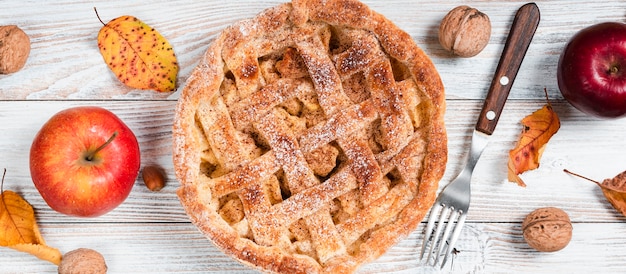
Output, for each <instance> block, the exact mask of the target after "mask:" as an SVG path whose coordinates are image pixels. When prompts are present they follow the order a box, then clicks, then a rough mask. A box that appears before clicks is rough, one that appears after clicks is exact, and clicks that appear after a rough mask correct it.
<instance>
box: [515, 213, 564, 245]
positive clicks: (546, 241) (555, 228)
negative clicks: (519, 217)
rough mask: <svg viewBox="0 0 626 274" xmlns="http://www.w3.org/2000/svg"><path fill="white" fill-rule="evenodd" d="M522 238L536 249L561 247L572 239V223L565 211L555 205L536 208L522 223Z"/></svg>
mask: <svg viewBox="0 0 626 274" xmlns="http://www.w3.org/2000/svg"><path fill="white" fill-rule="evenodd" d="M522 231H523V232H524V240H526V243H528V245H529V246H530V247H532V248H534V249H536V250H538V251H543V252H554V251H558V250H561V249H563V248H564V247H565V246H567V244H568V243H569V241H570V240H571V239H572V223H571V222H570V219H569V216H568V215H567V213H566V212H565V211H563V210H561V209H558V208H555V207H544V208H539V209H536V210H535V211H533V212H531V213H530V214H528V216H526V219H524V222H523V223H522Z"/></svg>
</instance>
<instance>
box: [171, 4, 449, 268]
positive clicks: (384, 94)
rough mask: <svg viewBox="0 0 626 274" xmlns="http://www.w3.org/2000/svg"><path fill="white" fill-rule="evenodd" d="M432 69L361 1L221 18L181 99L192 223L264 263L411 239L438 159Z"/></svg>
mask: <svg viewBox="0 0 626 274" xmlns="http://www.w3.org/2000/svg"><path fill="white" fill-rule="evenodd" d="M444 109H445V100H444V90H443V85H442V83H441V80H440V78H439V75H438V73H437V71H436V69H435V67H434V66H433V64H432V62H431V61H430V59H429V58H428V57H427V56H426V54H425V53H424V52H423V51H422V50H421V49H419V48H418V47H417V46H416V45H415V43H414V41H413V40H412V38H411V37H410V36H409V35H408V34H407V33H405V32H403V31H402V30H400V29H399V28H398V27H397V26H396V25H394V24H393V23H392V22H390V21H389V20H387V19H386V18H385V17H383V16H382V15H380V14H378V13H376V12H374V11H372V10H371V9H370V8H369V7H367V6H366V5H364V4H362V3H360V2H358V1H356V0H325V1H324V0H317V1H315V0H312V1H297V0H294V1H293V2H292V3H286V4H282V5H279V6H277V7H274V8H271V9H267V10H265V11H263V12H262V13H260V14H259V15H257V16H256V17H255V18H253V19H250V20H246V21H241V22H238V23H236V24H234V25H232V26H230V27H228V28H226V29H225V30H224V31H223V32H222V33H221V34H220V35H219V36H218V37H217V38H216V39H215V41H213V43H212V44H211V45H210V47H209V49H208V50H207V52H206V54H205V55H204V56H203V58H202V60H200V62H199V64H198V66H197V67H196V68H195V69H194V71H193V72H192V75H191V76H190V77H189V79H188V81H187V83H186V86H185V87H184V88H183V90H182V93H181V95H180V99H179V101H178V105H177V108H176V117H175V122H174V128H173V135H174V145H173V149H174V166H175V170H176V176H177V177H178V179H179V181H180V183H181V187H180V189H179V191H178V195H179V198H180V200H181V203H182V205H183V206H184V208H185V210H186V212H187V213H188V215H189V216H190V218H191V220H192V222H193V223H194V224H195V225H196V226H197V227H198V228H199V230H200V231H201V232H202V233H204V234H205V235H206V236H207V237H208V238H209V239H211V240H212V241H213V243H214V244H215V245H216V246H217V247H219V248H220V249H222V250H223V251H224V252H225V253H227V254H229V255H231V256H233V257H234V258H236V259H238V260H239V261H241V262H242V263H244V264H246V265H249V266H252V267H255V268H257V269H260V270H263V271H268V272H284V273H301V272H306V273H317V272H336V273H346V272H353V271H355V270H356V269H357V268H358V266H359V265H361V264H363V263H365V262H369V261H372V260H374V259H376V258H377V257H379V256H380V255H382V254H383V253H384V252H385V251H386V250H387V249H388V248H389V247H391V246H392V245H393V244H395V243H396V242H397V241H399V240H400V239H401V238H404V237H406V236H407V235H408V234H409V233H410V232H411V231H413V230H414V229H415V228H416V227H417V225H418V224H419V223H420V222H421V220H422V219H423V217H424V215H425V214H426V212H427V211H428V210H429V208H430V207H431V206H432V204H433V202H434V198H435V193H436V190H437V186H438V181H439V180H440V179H441V177H442V175H443V172H444V169H445V164H446V159H447V139H446V138H447V137H446V132H445V128H444V123H443V118H444Z"/></svg>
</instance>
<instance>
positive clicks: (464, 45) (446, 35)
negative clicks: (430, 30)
mask: <svg viewBox="0 0 626 274" xmlns="http://www.w3.org/2000/svg"><path fill="white" fill-rule="evenodd" d="M490 37H491V21H489V17H488V16H487V15H486V14H484V13H482V12H480V11H479V10H477V9H475V8H471V7H468V6H458V7H456V8H454V9H452V10H451V11H450V12H448V14H446V16H445V17H444V18H443V20H442V21H441V24H440V25H439V43H440V44H441V46H443V47H444V48H445V49H447V50H448V51H450V52H452V53H453V54H456V55H458V56H461V57H472V56H475V55H477V54H478V53H480V52H481V51H482V50H483V49H484V48H485V47H486V46H487V44H488V43H489V38H490Z"/></svg>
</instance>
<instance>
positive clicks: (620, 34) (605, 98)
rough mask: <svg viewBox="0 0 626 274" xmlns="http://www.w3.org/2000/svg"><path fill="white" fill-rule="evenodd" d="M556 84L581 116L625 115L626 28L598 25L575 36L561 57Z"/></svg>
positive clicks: (605, 24) (616, 24)
mask: <svg viewBox="0 0 626 274" xmlns="http://www.w3.org/2000/svg"><path fill="white" fill-rule="evenodd" d="M557 81H558V85H559V89H560V90H561V94H563V97H565V99H566V100H567V101H568V102H569V103H570V104H572V105H573V106H574V107H576V108H577V109H579V110H580V111H582V112H585V113H588V114H591V115H594V116H597V117H602V118H617V117H621V116H623V115H624V114H626V24H622V23H617V22H607V23H600V24H596V25H593V26H590V27H587V28H585V29H582V30H580V31H579V32H578V33H576V34H575V35H574V36H573V37H572V38H571V39H570V41H569V43H568V44H567V45H566V46H565V49H564V50H563V52H562V53H561V56H560V59H559V64H558V71H557Z"/></svg>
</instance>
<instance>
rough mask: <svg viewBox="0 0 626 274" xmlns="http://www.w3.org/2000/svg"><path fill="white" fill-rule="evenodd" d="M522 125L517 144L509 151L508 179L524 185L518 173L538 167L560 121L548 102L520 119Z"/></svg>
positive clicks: (559, 125)
mask: <svg viewBox="0 0 626 274" xmlns="http://www.w3.org/2000/svg"><path fill="white" fill-rule="evenodd" d="M522 125H523V126H524V128H523V130H522V135H521V136H520V139H519V141H518V142H517V146H516V147H515V148H514V149H512V150H511V151H509V163H508V169H509V174H508V179H509V181H511V182H515V183H517V184H518V185H519V186H522V187H525V186H526V184H525V183H524V181H523V180H522V178H520V177H519V176H518V175H519V174H521V173H523V172H525V171H528V170H532V169H536V168H538V167H539V160H540V159H541V155H542V154H543V151H544V149H545V146H546V144H547V143H548V141H550V138H552V136H553V135H554V134H556V132H557V131H558V130H559V128H560V127H561V123H560V121H559V117H558V116H557V114H556V112H554V110H553V109H552V106H551V105H550V102H548V103H547V104H546V105H544V106H543V107H542V108H541V109H539V110H537V111H535V112H533V113H532V114H531V115H528V116H526V117H525V118H524V119H522Z"/></svg>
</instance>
